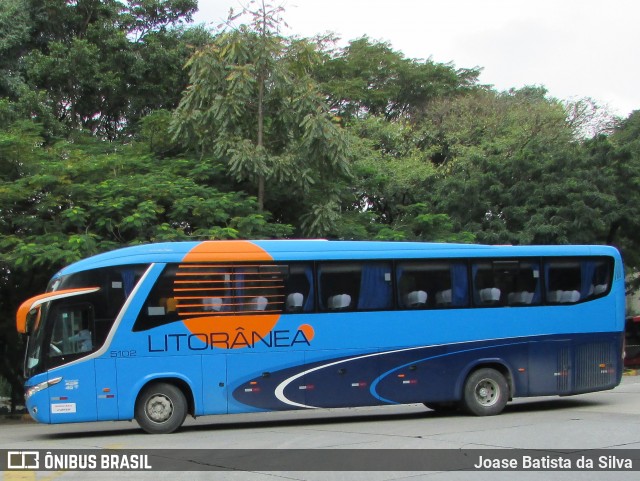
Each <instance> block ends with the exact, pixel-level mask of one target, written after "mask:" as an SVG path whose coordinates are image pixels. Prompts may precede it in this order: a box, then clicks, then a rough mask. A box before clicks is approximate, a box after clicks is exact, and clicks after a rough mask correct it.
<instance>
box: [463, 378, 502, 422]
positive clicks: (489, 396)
mask: <svg viewBox="0 0 640 481" xmlns="http://www.w3.org/2000/svg"><path fill="white" fill-rule="evenodd" d="M508 400H509V385H508V383H507V380H506V379H505V377H504V376H503V375H502V374H501V373H500V372H498V371H496V370H495V369H490V368H482V369H478V370H477V371H474V372H472V373H471V374H470V375H469V377H468V378H467V380H466V382H465V384H464V397H463V407H464V408H465V410H466V411H467V412H469V413H471V414H475V415H476V416H494V415H496V414H500V413H501V412H502V410H503V409H504V407H505V406H506V405H507V401H508Z"/></svg>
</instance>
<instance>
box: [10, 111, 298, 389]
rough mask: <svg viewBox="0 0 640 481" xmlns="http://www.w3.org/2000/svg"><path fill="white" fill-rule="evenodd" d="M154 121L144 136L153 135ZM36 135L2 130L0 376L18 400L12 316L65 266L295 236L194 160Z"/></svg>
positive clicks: (24, 129)
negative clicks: (124, 254)
mask: <svg viewBox="0 0 640 481" xmlns="http://www.w3.org/2000/svg"><path fill="white" fill-rule="evenodd" d="M155 120H156V121H155V122H154V123H153V125H146V126H144V128H143V131H144V132H145V133H147V134H149V132H150V131H152V130H154V129H158V128H159V127H158V124H161V122H160V121H158V119H155ZM42 134H43V132H42V127H41V126H39V125H37V124H35V123H33V122H27V121H17V122H15V123H13V124H11V125H10V126H9V128H8V129H7V130H6V131H2V130H0V167H2V168H1V169H0V312H2V313H3V314H2V315H1V316H0V353H2V354H3V356H4V359H3V363H0V377H4V378H6V379H8V380H9V381H10V382H11V384H12V385H13V388H14V392H15V393H16V395H17V393H19V392H21V391H22V389H21V386H20V376H19V366H20V365H21V362H20V354H21V351H20V347H21V346H20V343H19V341H18V336H17V333H16V331H15V318H14V315H15V312H16V310H17V308H18V305H19V303H20V302H21V301H23V300H24V299H26V298H28V297H29V296H31V295H35V294H37V293H41V292H43V291H44V290H45V288H46V285H47V282H48V279H49V278H50V277H51V276H52V275H53V274H54V273H55V272H56V271H57V270H59V269H60V268H61V267H62V266H64V265H67V264H69V263H71V262H74V261H77V260H79V259H81V258H84V257H87V256H90V255H93V254H96V253H99V252H103V251H107V250H111V249H114V248H117V247H120V246H122V245H132V244H138V243H145V242H154V241H173V240H185V239H193V238H196V239H234V238H278V237H284V236H288V235H290V234H291V233H292V228H291V227H290V226H287V225H282V224H278V223H274V222H272V221H271V218H270V214H269V213H268V212H261V213H258V212H257V208H256V200H255V198H252V197H249V196H247V195H246V194H245V193H244V192H241V191H239V192H236V191H232V190H229V189H228V186H227V185H226V183H225V182H224V178H221V177H222V176H221V175H220V172H221V171H222V166H217V167H216V168H209V169H207V170H206V171H203V170H202V168H201V166H200V163H199V161H198V159H194V158H190V157H172V156H170V155H165V156H164V157H163V158H158V157H156V156H154V155H152V152H151V150H150V148H149V146H148V144H146V143H139V142H136V143H127V144H122V143H116V142H112V143H106V142H103V141H101V140H100V139H95V138H93V137H90V136H88V135H86V134H78V135H76V136H74V138H73V139H71V140H69V141H59V142H57V143H55V144H54V145H47V144H45V142H44V139H43V137H42ZM163 152H165V154H166V153H167V152H168V151H166V150H165V151H163ZM4 360H6V363H5V362H4Z"/></svg>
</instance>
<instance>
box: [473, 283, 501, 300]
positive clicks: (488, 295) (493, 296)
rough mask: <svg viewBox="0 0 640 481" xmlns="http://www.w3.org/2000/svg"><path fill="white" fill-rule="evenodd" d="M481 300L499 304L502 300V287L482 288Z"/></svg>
mask: <svg viewBox="0 0 640 481" xmlns="http://www.w3.org/2000/svg"><path fill="white" fill-rule="evenodd" d="M478 294H480V302H481V303H482V304H497V303H498V302H500V289H498V288H497V287H487V288H486V289H480V292H479V293H478Z"/></svg>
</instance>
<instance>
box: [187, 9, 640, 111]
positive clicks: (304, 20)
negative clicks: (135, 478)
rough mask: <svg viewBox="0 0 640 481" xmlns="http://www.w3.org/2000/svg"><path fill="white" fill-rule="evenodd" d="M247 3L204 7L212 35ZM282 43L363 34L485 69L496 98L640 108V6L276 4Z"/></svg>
mask: <svg viewBox="0 0 640 481" xmlns="http://www.w3.org/2000/svg"><path fill="white" fill-rule="evenodd" d="M246 3H248V2H247V1H242V2H241V0H199V12H198V13H197V14H196V15H195V18H194V19H195V21H196V22H197V23H206V24H210V25H211V26H214V27H215V26H216V25H218V24H220V22H221V21H222V20H224V19H225V18H227V15H228V12H229V8H230V7H233V8H234V10H235V11H236V12H237V11H239V10H241V5H243V4H246ZM271 3H272V4H274V5H282V6H283V7H284V9H285V11H284V14H283V17H284V20H285V21H286V23H287V24H288V25H289V28H285V29H284V30H283V31H282V34H283V35H285V36H290V35H295V36H300V37H312V36H315V35H317V34H323V33H329V32H330V33H334V34H336V35H337V36H338V37H339V38H340V39H341V41H342V43H341V44H339V45H346V44H347V42H348V41H349V40H354V39H357V38H360V37H362V36H364V35H366V36H368V37H369V38H370V39H372V40H376V41H383V42H387V43H389V45H390V46H391V48H392V49H393V50H395V51H399V52H402V53H403V54H404V56H405V57H407V58H411V59H429V58H430V59H431V60H433V61H434V62H440V63H452V64H453V65H455V67H457V68H472V67H481V68H482V69H483V70H482V74H481V75H480V82H481V83H483V84H489V85H492V86H493V87H494V88H495V89H497V90H500V91H502V90H508V89H510V88H521V87H523V86H525V85H537V86H543V87H545V88H546V89H547V90H548V92H549V95H550V96H552V97H556V98H558V99H561V100H578V99H581V98H586V97H588V98H591V99H593V100H595V101H596V102H597V103H598V104H599V105H600V106H603V107H606V108H608V110H609V111H610V112H611V113H613V114H615V115H619V116H622V117H626V116H628V115H629V114H630V113H631V112H632V111H633V110H638V109H640V27H639V26H638V23H639V21H640V1H638V0H604V1H601V0H534V1H532V0H272V2H271Z"/></svg>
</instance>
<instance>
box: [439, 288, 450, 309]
mask: <svg viewBox="0 0 640 481" xmlns="http://www.w3.org/2000/svg"><path fill="white" fill-rule="evenodd" d="M451 304H452V302H451V289H445V290H444V291H438V292H436V306H438V307H448V306H451Z"/></svg>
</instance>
